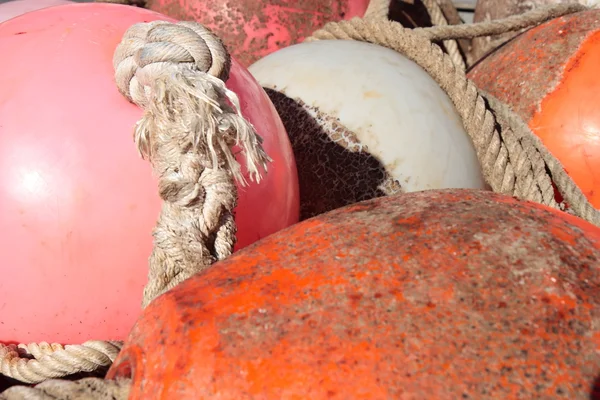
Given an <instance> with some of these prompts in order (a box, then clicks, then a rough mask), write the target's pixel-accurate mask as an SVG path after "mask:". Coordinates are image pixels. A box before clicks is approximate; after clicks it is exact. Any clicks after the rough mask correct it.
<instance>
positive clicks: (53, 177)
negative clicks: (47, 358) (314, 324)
mask: <svg viewBox="0 0 600 400" xmlns="http://www.w3.org/2000/svg"><path fill="white" fill-rule="evenodd" d="M160 19H163V20H165V19H168V18H167V17H165V16H163V15H160V14H157V13H155V12H152V11H148V10H144V9H141V8H135V7H127V6H121V5H114V4H94V3H90V4H69V5H64V6H58V7H52V8H47V9H44V10H39V11H35V12H32V13H28V14H25V15H22V16H20V17H17V18H14V19H12V20H9V21H6V22H4V23H2V24H0V54H2V63H1V64H0V88H2V89H1V90H0V225H1V226H2V233H1V234H0V272H1V273H2V276H3V278H2V280H0V298H1V299H2V302H1V303H0V304H1V312H0V314H1V317H0V321H1V324H0V341H1V342H4V343H6V342H13V341H16V342H30V341H48V342H59V343H80V342H83V341H86V340H90V339H103V340H115V339H123V338H124V337H125V335H126V334H127V332H129V330H130V329H131V327H132V325H133V323H134V322H135V320H136V318H137V316H138V315H139V313H140V308H141V300H142V290H143V288H144V285H145V283H146V281H147V274H148V256H149V255H150V252H151V249H152V236H151V233H152V229H153V227H154V225H155V224H156V220H157V217H158V215H159V208H160V199H159V196H158V190H157V181H156V179H155V178H153V177H152V170H151V166H150V165H149V163H148V162H147V161H143V160H142V159H141V158H140V157H139V155H138V152H137V149H136V146H135V144H134V142H133V138H132V135H133V129H134V127H135V124H136V122H137V121H138V120H139V119H140V118H141V116H142V111H141V110H140V109H139V108H138V107H136V106H134V105H133V104H130V103H129V102H128V101H127V100H126V99H125V98H124V97H123V96H122V95H121V94H120V93H119V91H118V90H117V86H116V84H115V81H114V69H113V64H112V63H113V54H114V52H115V48H116V46H117V44H118V43H119V42H120V41H121V38H122V36H123V33H124V32H125V31H126V30H127V29H128V28H129V27H130V26H131V25H133V24H135V23H140V22H147V21H154V20H160ZM227 85H228V86H229V88H230V89H232V90H233V91H235V92H236V93H237V94H238V95H239V98H240V102H241V109H242V112H243V114H244V115H245V116H246V117H247V119H248V120H249V121H250V122H251V123H252V124H253V125H254V126H255V128H256V130H257V131H258V133H259V134H260V135H261V136H262V137H263V138H264V144H263V146H264V148H265V150H266V152H267V153H268V154H269V155H270V156H271V158H273V162H272V163H270V164H269V166H268V168H269V171H268V174H267V175H266V177H265V179H264V180H262V181H261V182H260V184H251V185H250V186H248V187H244V188H242V189H241V190H240V191H239V203H238V204H239V205H238V207H237V208H236V210H237V215H236V219H237V223H238V228H239V231H238V238H239V242H238V248H241V247H244V246H246V245H248V244H250V243H252V242H254V241H255V240H257V239H259V238H261V237H263V236H266V235H268V234H270V233H273V232H275V231H277V230H279V229H281V228H284V227H286V226H288V225H290V224H292V223H294V222H295V221H297V219H298V212H299V210H298V208H299V206H298V188H297V178H296V172H295V164H294V158H293V154H292V152H291V147H290V144H289V141H288V139H287V135H286V133H285V130H284V129H283V126H282V123H281V121H280V119H279V117H278V116H277V114H276V112H275V110H274V108H273V105H272V104H271V102H270V100H269V99H268V97H267V96H266V94H265V93H264V91H263V90H262V88H261V87H260V86H259V85H258V84H257V83H256V81H255V80H254V79H253V78H252V76H251V75H250V74H249V72H248V71H247V70H245V69H244V68H243V67H241V66H240V65H239V64H238V63H237V62H236V61H235V60H234V61H233V66H232V70H231V73H230V79H229V80H228V82H227ZM240 157H243V155H241V156H240ZM240 161H241V162H242V165H244V162H243V158H240Z"/></svg>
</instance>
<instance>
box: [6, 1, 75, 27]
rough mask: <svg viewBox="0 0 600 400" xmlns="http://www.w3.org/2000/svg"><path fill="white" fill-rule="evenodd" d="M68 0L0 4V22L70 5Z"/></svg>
mask: <svg viewBox="0 0 600 400" xmlns="http://www.w3.org/2000/svg"><path fill="white" fill-rule="evenodd" d="M70 3H72V2H71V1H67V0H10V1H7V2H6V3H2V4H0V22H4V21H6V20H9V19H11V18H14V17H16V16H19V15H21V14H25V13H27V12H30V11H35V10H39V9H41V8H46V7H52V6H60V5H63V4H70Z"/></svg>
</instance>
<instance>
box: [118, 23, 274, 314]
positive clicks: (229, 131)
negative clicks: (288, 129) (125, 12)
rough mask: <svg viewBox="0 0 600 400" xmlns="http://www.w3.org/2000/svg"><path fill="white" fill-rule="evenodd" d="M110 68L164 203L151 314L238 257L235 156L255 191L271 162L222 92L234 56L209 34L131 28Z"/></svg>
mask: <svg viewBox="0 0 600 400" xmlns="http://www.w3.org/2000/svg"><path fill="white" fill-rule="evenodd" d="M113 63H114V67H115V80H116V82H117V86H118V88H119V91H120V92H121V93H122V94H123V96H125V97H127V98H128V99H129V100H130V101H131V102H133V103H135V104H137V105H139V106H140V107H141V108H143V109H144V110H145V113H144V116H143V117H142V119H141V120H140V122H139V123H138V125H137V127H136V130H135V141H136V144H137V146H138V149H139V151H140V153H141V155H142V157H144V158H148V159H150V162H151V163H152V166H153V169H154V173H155V174H156V175H157V176H158V177H159V183H158V186H159V194H160V197H161V198H162V200H163V201H164V203H163V206H162V210H161V214H160V216H159V218H158V223H157V225H156V228H155V229H154V233H153V235H154V248H153V251H152V254H151V256H150V261H149V267H150V272H149V275H148V284H147V285H146V287H145V288H144V301H143V307H145V306H147V305H148V303H149V302H150V301H151V300H152V299H154V298H155V297H156V296H159V295H160V294H162V293H164V292H165V291H167V290H169V289H171V288H172V287H174V286H176V285H177V284H179V283H180V282H181V281H183V280H185V279H187V278H189V277H190V276H192V275H194V274H196V273H197V272H199V271H201V270H203V269H205V268H207V267H208V266H210V265H211V264H212V263H214V262H215V261H217V260H222V259H224V258H225V257H227V256H229V255H231V253H232V252H233V246H234V244H235V233H236V226H235V222H234V217H233V209H234V208H235V206H236V202H237V188H236V186H235V181H237V182H238V183H240V184H241V185H246V184H247V181H246V179H245V178H244V176H243V174H242V171H241V167H240V165H239V164H238V162H237V161H236V160H235V155H234V153H233V150H232V147H233V146H241V150H242V152H243V153H245V155H246V168H247V170H248V172H249V174H250V179H251V180H253V181H256V182H259V181H260V179H261V173H260V171H259V170H260V169H262V170H266V164H267V162H268V161H270V158H269V157H268V156H267V155H266V153H265V152H264V150H263V149H262V145H261V143H262V138H260V137H259V136H258V134H257V133H256V131H255V130H254V127H253V126H252V125H251V124H250V123H249V122H247V121H246V120H245V119H244V117H242V114H241V111H240V104H239V100H238V98H237V95H236V94H235V93H233V92H232V91H230V90H229V89H227V88H226V87H225V83H224V81H226V80H227V78H228V76H229V68H230V64H231V61H230V58H229V54H228V53H227V51H226V50H225V47H224V45H223V43H222V42H221V40H220V39H219V38H218V37H217V36H215V35H214V34H213V33H212V32H210V31H209V30H208V29H206V28H204V27H203V26H202V25H200V24H197V23H194V22H179V23H177V24H172V23H168V22H164V21H156V22H150V23H144V24H136V25H133V26H132V27H131V28H130V29H129V30H128V31H127V32H126V33H125V36H124V37H123V40H122V41H121V43H120V44H119V45H118V47H117V49H116V51H115V57H114V61H113ZM230 104H231V105H230Z"/></svg>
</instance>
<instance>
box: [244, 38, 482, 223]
mask: <svg viewBox="0 0 600 400" xmlns="http://www.w3.org/2000/svg"><path fill="white" fill-rule="evenodd" d="M249 70H250V72H251V73H252V74H253V75H254V76H255V77H256V79H257V80H258V82H259V83H260V84H261V85H262V86H263V87H264V88H265V89H266V90H267V92H268V93H269V95H270V97H271V100H272V101H273V103H274V104H275V107H276V108H277V110H278V111H279V113H280V116H281V118H282V120H283V122H284V124H285V126H286V129H287V130H288V134H289V136H290V139H291V141H292V146H293V147H294V152H295V155H296V163H297V165H298V172H299V178H300V187H301V189H300V195H301V203H302V217H303V218H307V217H310V216H313V215H316V214H319V213H322V212H325V211H329V210H330V209H333V208H337V207H341V206H343V205H346V204H350V203H353V202H356V201H360V200H364V199H367V198H372V197H375V196H378V195H384V194H391V193H395V192H398V191H404V192H414V191H419V190H426V189H442V188H475V189H477V188H486V185H485V182H484V179H483V176H482V172H481V169H480V165H479V162H478V160H477V156H476V154H475V150H474V148H473V145H472V143H471V139H470V138H469V136H468V135H467V133H466V132H465V130H464V127H463V124H462V121H461V118H460V117H459V115H458V114H457V112H456V109H455V108H454V105H453V104H452V102H451V100H450V99H449V98H448V96H447V95H446V93H445V92H444V91H443V90H442V89H441V88H440V87H439V85H438V84H437V83H436V82H435V81H434V80H433V79H432V78H431V77H430V76H429V75H428V74H427V73H426V72H425V71H424V70H423V69H422V68H421V67H419V66H418V65H417V64H415V63H414V62H412V61H411V60H409V59H407V58H406V57H404V56H402V55H401V54H399V53H397V52H395V51H392V50H390V49H387V48H384V47H381V46H376V45H373V44H369V43H363V42H357V41H345V40H331V41H329V40H327V41H316V42H307V43H301V44H297V45H294V46H290V47H287V48H284V49H281V50H279V51H277V52H275V53H272V54H270V55H268V56H266V57H265V58H263V59H261V60H259V61H257V62H256V63H254V64H253V65H252V66H250V68H249Z"/></svg>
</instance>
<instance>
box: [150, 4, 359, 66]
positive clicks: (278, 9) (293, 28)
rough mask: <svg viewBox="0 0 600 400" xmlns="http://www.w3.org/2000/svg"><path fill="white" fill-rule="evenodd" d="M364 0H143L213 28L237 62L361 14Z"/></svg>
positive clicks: (244, 62) (253, 58)
mask: <svg viewBox="0 0 600 400" xmlns="http://www.w3.org/2000/svg"><path fill="white" fill-rule="evenodd" d="M368 4H369V0H333V1H332V0H229V1H227V2H225V1H222V0H148V1H146V7H147V8H149V9H151V10H154V11H158V12H160V13H163V14H166V15H169V16H171V17H173V18H177V19H179V20H190V21H198V22H200V23H201V24H203V25H204V26H206V27H208V28H210V29H211V30H212V31H213V32H215V33H216V34H217V35H218V36H219V37H220V38H222V39H223V42H224V43H225V44H226V45H227V46H228V49H229V51H230V52H231V54H232V55H233V56H235V57H236V58H237V59H238V60H239V61H240V62H241V63H242V65H245V66H248V65H250V64H252V63H253V62H254V61H256V60H258V59H259V58H262V57H264V56H266V55H267V54H269V53H272V52H274V51H276V50H278V49H281V48H283V47H286V46H289V45H291V44H294V43H298V42H301V41H302V40H303V39H304V38H305V37H307V36H310V34H312V33H313V32H314V31H315V30H317V29H319V28H321V27H322V26H323V25H324V24H326V23H327V22H330V21H339V20H342V19H350V18H353V17H362V16H363V15H364V13H365V11H366V9H367V6H368Z"/></svg>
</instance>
